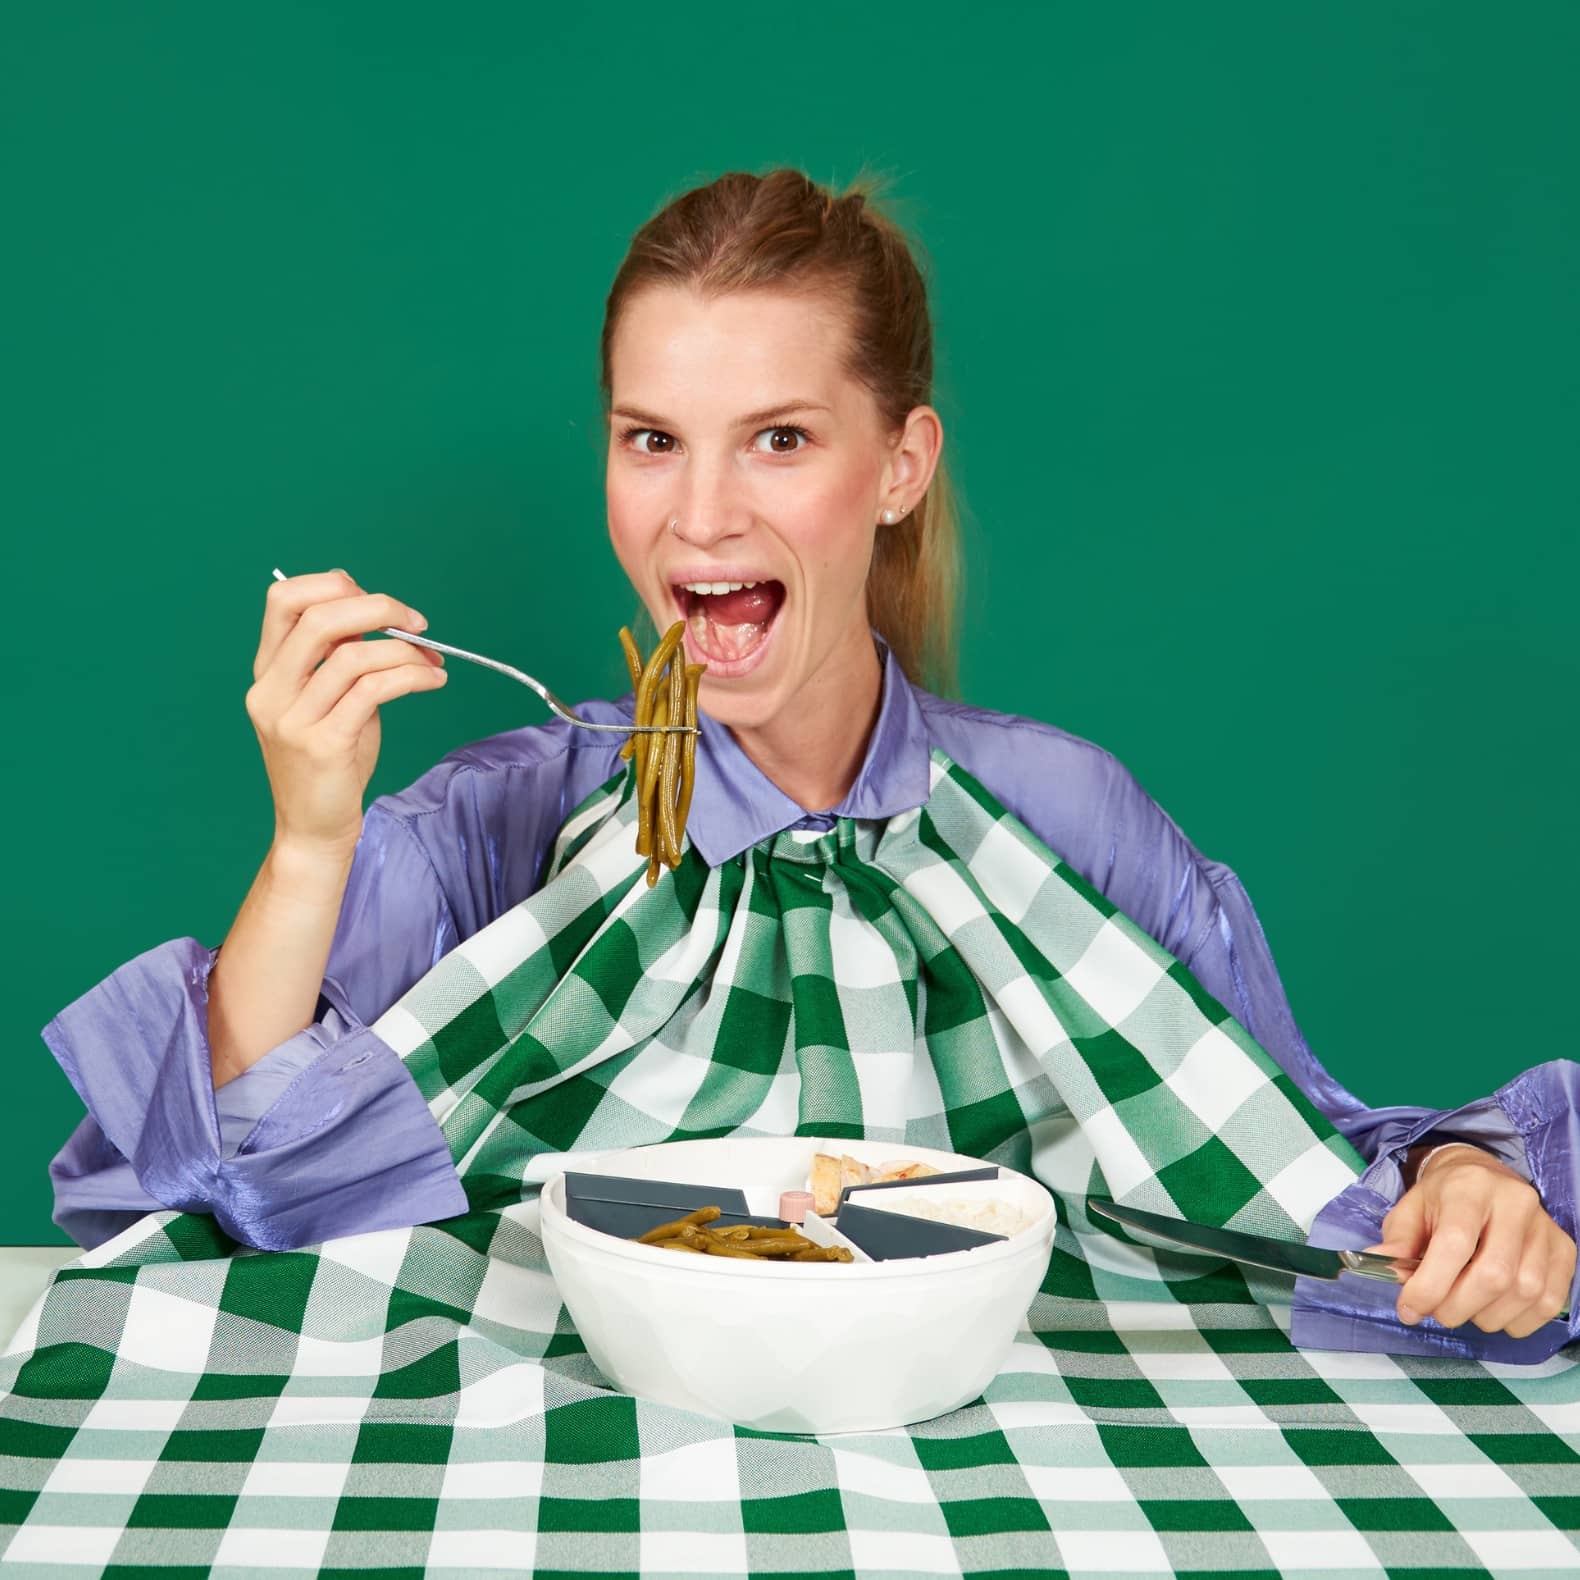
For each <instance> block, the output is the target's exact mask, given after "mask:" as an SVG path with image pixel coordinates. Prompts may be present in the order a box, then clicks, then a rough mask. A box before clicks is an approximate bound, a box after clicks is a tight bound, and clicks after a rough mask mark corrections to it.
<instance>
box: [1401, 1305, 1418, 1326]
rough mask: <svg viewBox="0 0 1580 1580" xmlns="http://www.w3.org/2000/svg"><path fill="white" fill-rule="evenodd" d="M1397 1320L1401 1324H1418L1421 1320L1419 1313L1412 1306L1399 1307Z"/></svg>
mask: <svg viewBox="0 0 1580 1580" xmlns="http://www.w3.org/2000/svg"><path fill="white" fill-rule="evenodd" d="M1399 1320H1400V1321H1401V1322H1419V1321H1420V1320H1421V1313H1420V1312H1419V1311H1417V1310H1416V1309H1415V1308H1414V1307H1413V1306H1400V1308H1399Z"/></svg>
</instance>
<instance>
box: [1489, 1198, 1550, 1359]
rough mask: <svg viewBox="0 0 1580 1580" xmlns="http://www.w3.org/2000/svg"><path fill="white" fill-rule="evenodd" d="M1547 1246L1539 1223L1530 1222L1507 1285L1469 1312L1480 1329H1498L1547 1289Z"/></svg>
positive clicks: (1514, 1319) (1520, 1315) (1521, 1315)
mask: <svg viewBox="0 0 1580 1580" xmlns="http://www.w3.org/2000/svg"><path fill="white" fill-rule="evenodd" d="M1549 1254H1550V1246H1549V1242H1548V1238H1547V1235H1546V1233H1545V1232H1544V1231H1543V1228H1542V1226H1541V1225H1540V1224H1537V1223H1534V1222H1533V1223H1532V1224H1531V1225H1530V1232H1529V1233H1527V1235H1526V1236H1525V1241H1524V1244H1523V1245H1522V1246H1521V1248H1520V1250H1519V1261H1518V1265H1517V1266H1516V1268H1515V1272H1514V1277H1513V1279H1512V1281H1511V1282H1510V1283H1509V1285H1508V1286H1507V1287H1506V1288H1505V1289H1504V1290H1502V1291H1501V1292H1500V1293H1498V1294H1495V1295H1494V1296H1493V1298H1492V1299H1491V1300H1489V1301H1487V1303H1486V1304H1485V1305H1483V1306H1482V1307H1481V1308H1480V1309H1479V1310H1476V1311H1473V1312H1471V1314H1470V1320H1471V1321H1472V1322H1474V1323H1475V1325H1476V1326H1477V1327H1478V1328H1480V1329H1481V1330H1482V1332H1483V1333H1501V1332H1502V1331H1503V1330H1504V1329H1505V1328H1506V1327H1508V1325H1509V1324H1510V1323H1511V1322H1517V1321H1519V1320H1521V1319H1522V1318H1524V1317H1525V1316H1526V1315H1527V1313H1528V1312H1529V1311H1530V1310H1531V1308H1532V1306H1534V1305H1535V1304H1536V1303H1537V1302H1538V1301H1539V1300H1540V1299H1541V1298H1542V1296H1543V1295H1544V1294H1545V1293H1546V1290H1547V1260H1548V1256H1549Z"/></svg>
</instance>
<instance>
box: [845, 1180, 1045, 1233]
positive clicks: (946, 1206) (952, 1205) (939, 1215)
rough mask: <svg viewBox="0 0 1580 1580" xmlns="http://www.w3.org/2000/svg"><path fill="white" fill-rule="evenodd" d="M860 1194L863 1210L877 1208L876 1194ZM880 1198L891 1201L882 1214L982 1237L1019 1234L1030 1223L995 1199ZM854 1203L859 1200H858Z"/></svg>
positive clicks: (899, 1195)
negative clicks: (977, 1233)
mask: <svg viewBox="0 0 1580 1580" xmlns="http://www.w3.org/2000/svg"><path fill="white" fill-rule="evenodd" d="M863 1194H867V1195H868V1200H867V1201H866V1202H863V1203H862V1205H863V1206H872V1205H876V1204H875V1203H873V1202H872V1200H871V1197H872V1196H876V1195H877V1194H878V1193H877V1192H876V1191H873V1192H871V1193H870V1194H869V1193H865V1192H864V1193H863ZM883 1194H884V1195H885V1196H890V1197H893V1198H894V1200H893V1201H886V1202H884V1204H883V1210H884V1211H885V1212H899V1213H904V1214H905V1215H906V1216H907V1217H910V1218H932V1219H934V1220H936V1221H937V1222H939V1223H953V1224H958V1225H959V1226H960V1227H961V1228H962V1229H980V1230H981V1231H982V1232H983V1233H984V1234H1003V1235H1011V1234H1019V1233H1020V1231H1021V1230H1022V1229H1025V1228H1027V1227H1029V1226H1030V1224H1031V1221H1032V1218H1031V1214H1029V1213H1027V1212H1024V1211H1022V1210H1021V1208H1019V1207H1017V1206H1016V1205H1015V1204H1014V1203H1013V1202H1008V1201H1001V1200H999V1199H998V1198H994V1199H993V1200H992V1201H917V1200H915V1199H914V1198H912V1199H911V1200H909V1201H907V1200H906V1199H905V1198H906V1197H907V1196H908V1195H909V1192H907V1191H899V1190H895V1191H885V1192H883ZM853 1199H855V1200H860V1197H855V1198H853Z"/></svg>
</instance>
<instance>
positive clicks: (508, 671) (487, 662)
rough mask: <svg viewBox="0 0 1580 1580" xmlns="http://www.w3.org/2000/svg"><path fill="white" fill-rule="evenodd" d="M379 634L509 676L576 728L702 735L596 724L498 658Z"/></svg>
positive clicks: (671, 727) (682, 728)
mask: <svg viewBox="0 0 1580 1580" xmlns="http://www.w3.org/2000/svg"><path fill="white" fill-rule="evenodd" d="M379 635H380V636H394V637H399V638H400V640H401V641H403V642H410V643H411V644H412V645H413V646H414V647H429V648H432V649H433V651H434V652H436V653H448V654H449V655H450V656H451V657H452V658H464V659H466V660H467V661H468V662H469V663H472V664H481V665H482V666H483V668H484V669H492V670H497V671H498V673H499V674H501V675H509V676H510V678H511V679H512V680H519V681H520V682H521V684H522V685H524V686H527V687H530V688H531V689H532V690H533V691H535V692H537V694H538V695H539V696H540V697H542V699H543V700H544V701H545V702H546V703H547V704H548V705H549V707H550V708H551V709H552V710H553V711H554V712H555V713H556V714H557V715H558V716H559V717H560V718H562V719H564V720H565V721H566V722H567V723H568V724H575V725H579V726H580V727H581V728H582V729H584V730H601V731H603V732H605V733H606V734H610V735H700V734H701V733H702V731H701V730H694V729H692V728H691V727H690V726H689V725H685V724H598V723H595V722H594V721H593V720H592V719H583V718H580V717H578V715H576V714H574V713H572V712H571V710H570V709H569V708H567V707H566V706H565V705H564V703H562V702H561V701H560V699H559V698H558V697H556V696H555V695H554V694H553V693H552V692H551V691H550V690H549V689H548V687H547V686H545V685H543V684H542V683H541V682H540V681H537V680H534V679H533V678H532V676H531V675H528V674H526V673H525V672H524V671H522V670H519V669H515V668H512V667H511V665H509V664H501V663H500V662H499V660H498V659H494V658H484V657H483V655H482V654H481V653H469V652H467V650H466V649H465V648H464V647H451V646H450V644H449V643H448V642H436V641H435V640H434V639H433V638H432V637H431V636H418V635H417V633H416V632H415V631H402V630H401V629H400V628H399V626H393V625H385V626H380V627H379Z"/></svg>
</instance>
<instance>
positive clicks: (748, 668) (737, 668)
mask: <svg viewBox="0 0 1580 1580" xmlns="http://www.w3.org/2000/svg"><path fill="white" fill-rule="evenodd" d="M784 612H785V606H784V604H783V603H781V604H780V605H779V608H778V609H777V610H776V611H775V613H774V617H773V619H772V620H770V621H769V622H768V631H767V634H766V635H765V636H764V637H763V639H762V641H761V642H759V643H758V644H757V646H756V647H754V648H753V649H752V650H751V652H749V653H748V654H747V655H746V656H745V657H744V658H736V659H731V660H729V661H728V662H726V661H724V660H722V659H717V658H709V657H708V655H707V654H706V653H704V652H702V651H701V649H700V648H698V646H697V641H696V638H695V636H694V635H693V634H692V630H691V621H690V620H689V619H687V617H686V611H685V610H684V609H681V610H680V618H681V619H682V620H685V621H686V635H685V647H686V658H687V660H688V662H690V663H693V664H706V665H707V666H708V672H707V674H706V675H704V676H703V677H702V678H703V679H704V680H739V679H740V678H741V676H743V675H749V674H751V672H752V671H753V670H754V669H756V668H757V666H758V665H759V664H761V663H762V661H763V659H764V658H765V657H766V656H767V653H768V649H769V648H770V647H772V646H773V640H774V633H775V632H776V631H777V630H778V629H779V619H780V616H781V615H783V614H784Z"/></svg>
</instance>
